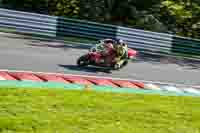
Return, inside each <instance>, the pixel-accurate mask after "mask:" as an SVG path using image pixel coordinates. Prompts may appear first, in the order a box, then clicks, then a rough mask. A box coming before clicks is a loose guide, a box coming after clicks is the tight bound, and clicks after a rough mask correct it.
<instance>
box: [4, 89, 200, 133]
mask: <svg viewBox="0 0 200 133" xmlns="http://www.w3.org/2000/svg"><path fill="white" fill-rule="evenodd" d="M199 105H200V99H199V98H196V97H194V98H193V97H175V96H159V95H141V94H131V95H130V94H116V93H103V92H93V91H79V90H76V91H66V90H62V89H54V90H53V89H23V88H21V89H17V88H1V89H0V132H1V133H8V132H9V133H27V132H28V133H33V132H34V133H73V132H74V133H75V132H76V133H133V132H134V133H199V132H200V113H199V110H200V106H199Z"/></svg>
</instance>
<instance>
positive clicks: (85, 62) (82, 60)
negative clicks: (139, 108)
mask: <svg viewBox="0 0 200 133" xmlns="http://www.w3.org/2000/svg"><path fill="white" fill-rule="evenodd" d="M77 65H78V66H87V65H89V60H88V58H87V55H83V56H81V57H79V59H78V60H77Z"/></svg>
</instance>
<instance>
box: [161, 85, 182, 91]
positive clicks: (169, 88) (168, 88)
mask: <svg viewBox="0 0 200 133" xmlns="http://www.w3.org/2000/svg"><path fill="white" fill-rule="evenodd" d="M162 88H163V89H164V90H167V91H173V92H183V91H182V90H181V89H178V88H176V87H174V86H163V87H162Z"/></svg>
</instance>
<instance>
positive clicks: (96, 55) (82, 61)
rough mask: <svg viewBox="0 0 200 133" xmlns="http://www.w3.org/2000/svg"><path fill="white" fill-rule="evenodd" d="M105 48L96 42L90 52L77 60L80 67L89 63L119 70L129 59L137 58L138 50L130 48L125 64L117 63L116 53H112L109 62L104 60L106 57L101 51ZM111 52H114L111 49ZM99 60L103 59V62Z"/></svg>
mask: <svg viewBox="0 0 200 133" xmlns="http://www.w3.org/2000/svg"><path fill="white" fill-rule="evenodd" d="M104 50H105V49H104V48H103V47H102V45H100V44H96V45H95V46H94V47H91V48H90V50H89V52H88V53H87V54H85V55H82V56H81V57H79V58H78V60H77V65H78V66H80V67H85V66H88V65H92V66H99V67H110V68H111V69H112V70H119V69H120V68H122V67H123V66H125V65H127V64H128V61H129V60H131V59H134V58H136V55H137V51H136V50H134V49H131V48H129V49H128V58H127V60H126V61H124V62H123V64H121V65H119V64H116V61H115V60H114V57H115V55H114V54H113V55H110V58H111V62H110V63H109V64H107V63H105V62H104V59H105V57H104V56H102V54H101V52H103V51H104ZM109 52H110V53H114V52H112V51H109ZM99 60H102V62H99Z"/></svg>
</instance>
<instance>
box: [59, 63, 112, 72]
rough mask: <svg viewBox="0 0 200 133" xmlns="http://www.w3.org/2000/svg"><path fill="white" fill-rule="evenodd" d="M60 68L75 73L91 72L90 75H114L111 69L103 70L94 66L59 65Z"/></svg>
mask: <svg viewBox="0 0 200 133" xmlns="http://www.w3.org/2000/svg"><path fill="white" fill-rule="evenodd" d="M59 66H60V67H62V68H64V69H68V70H73V71H84V72H90V73H98V72H102V73H107V74H108V73H112V72H111V70H110V69H108V68H102V67H93V66H87V67H78V66H76V65H61V64H59Z"/></svg>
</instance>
